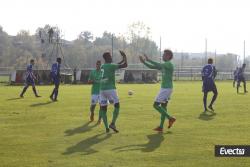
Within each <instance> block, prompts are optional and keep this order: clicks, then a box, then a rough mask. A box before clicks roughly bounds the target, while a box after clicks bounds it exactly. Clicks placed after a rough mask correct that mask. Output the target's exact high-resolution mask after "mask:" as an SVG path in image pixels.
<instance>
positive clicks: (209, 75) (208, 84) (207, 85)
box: [202, 58, 218, 112]
mask: <svg viewBox="0 0 250 167" xmlns="http://www.w3.org/2000/svg"><path fill="white" fill-rule="evenodd" d="M216 75H217V71H216V69H215V66H214V65H213V59H212V58H209V59H208V64H207V65H205V66H204V67H203V69H202V81H203V86H202V91H203V93H204V95H203V105H204V112H207V111H208V109H207V94H208V92H210V91H212V92H213V94H214V95H213V98H212V100H211V103H210V104H209V106H208V108H209V109H210V110H212V111H214V109H213V104H214V102H215V100H216V98H217V96H218V92H217V88H216V85H215V82H214V79H215V77H216Z"/></svg>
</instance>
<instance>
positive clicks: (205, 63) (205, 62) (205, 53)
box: [204, 38, 207, 64]
mask: <svg viewBox="0 0 250 167" xmlns="http://www.w3.org/2000/svg"><path fill="white" fill-rule="evenodd" d="M206 61H207V38H206V39H205V62H204V64H206Z"/></svg>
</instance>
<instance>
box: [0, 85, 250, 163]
mask: <svg viewBox="0 0 250 167" xmlns="http://www.w3.org/2000/svg"><path fill="white" fill-rule="evenodd" d="M174 84H175V85H174V92H173V96H172V100H171V102H170V103H169V107H168V108H169V111H170V113H171V114H172V115H174V116H175V117H176V118H177V122H176V124H175V125H174V127H173V128H171V130H167V128H166V129H165V130H164V133H163V134H157V133H156V132H154V131H153V130H152V129H153V128H155V127H156V126H158V124H159V117H160V116H159V114H158V113H157V112H156V111H155V110H154V109H153V107H152V103H153V100H154V97H155V95H156V94H157V93H158V90H159V88H160V85H159V84H147V85H146V84H145V85H143V84H142V85H136V84H131V85H128V84H127V85H125V84H120V85H117V89H118V94H119V97H120V101H121V111H120V116H119V118H118V122H117V127H118V128H119V130H120V133H118V134H114V133H110V134H106V133H104V131H105V130H104V126H103V124H102V125H101V126H96V125H95V123H88V114H89V102H90V86H87V85H78V86H68V85H64V86H61V87H60V93H59V101H58V102H55V103H51V102H50V101H49V99H48V96H49V94H50V91H51V90H52V86H38V87H37V89H38V92H39V94H40V95H42V96H43V97H42V98H35V97H34V95H33V93H32V90H31V88H29V89H28V91H27V93H26V96H25V98H24V99H18V98H17V97H18V95H19V93H20V91H21V89H22V87H20V86H15V87H11V86H0V92H1V96H0V131H1V135H0V166H1V167H80V166H81V167H94V166H97V167H144V166H145V167H163V166H164V167H165V166H176V167H181V166H187V167H193V166H197V167H203V166H209V167H213V166H216V167H220V166H225V167H235V166H237V167H242V166H246V167H247V166H250V158H218V157H214V145H216V144H237V145H239V144H244V145H245V144H248V145H249V144H250V131H249V127H250V120H249V118H250V111H249V108H250V103H249V102H250V95H249V94H246V95H243V94H239V95H237V94H236V91H235V89H233V88H232V83H231V82H218V83H217V87H218V91H219V96H218V100H217V102H216V105H215V109H216V115H211V114H208V115H202V114H201V113H202V111H203V108H202V93H201V82H175V83H174ZM128 90H133V91H134V92H135V94H134V95H133V96H128V95H127V92H128ZM209 98H211V96H209ZM112 109H113V107H112V106H110V107H109V120H110V119H111V116H112V115H111V113H112ZM166 123H167V121H166ZM166 127H167V124H166Z"/></svg>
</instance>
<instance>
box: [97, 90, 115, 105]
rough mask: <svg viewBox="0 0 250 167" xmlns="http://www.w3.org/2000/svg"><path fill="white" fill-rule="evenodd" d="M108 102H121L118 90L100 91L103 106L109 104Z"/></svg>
mask: <svg viewBox="0 0 250 167" xmlns="http://www.w3.org/2000/svg"><path fill="white" fill-rule="evenodd" d="M108 102H110V103H113V104H116V103H119V98H118V96H117V93H116V90H115V89H112V90H101V91H100V104H101V106H107V105H108Z"/></svg>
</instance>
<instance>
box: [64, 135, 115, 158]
mask: <svg viewBox="0 0 250 167" xmlns="http://www.w3.org/2000/svg"><path fill="white" fill-rule="evenodd" d="M111 136H112V135H111V134H106V133H102V134H97V135H95V136H93V137H90V138H87V139H85V140H83V141H81V142H79V143H77V144H76V145H74V146H71V147H69V148H67V149H66V151H65V152H64V153H62V154H63V155H69V154H73V153H77V152H80V153H83V155H90V154H94V153H97V152H98V151H97V150H95V149H93V148H92V147H93V146H94V145H96V144H99V143H101V142H103V141H104V140H107V139H108V138H110V137H111Z"/></svg>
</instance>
